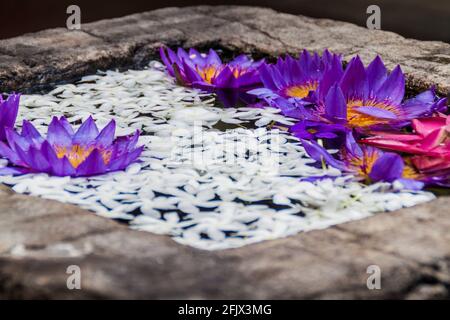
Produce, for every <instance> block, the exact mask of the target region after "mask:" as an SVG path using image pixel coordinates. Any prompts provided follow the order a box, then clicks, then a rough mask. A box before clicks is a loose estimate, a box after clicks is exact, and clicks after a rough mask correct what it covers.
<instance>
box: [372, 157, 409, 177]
mask: <svg viewBox="0 0 450 320" xmlns="http://www.w3.org/2000/svg"><path fill="white" fill-rule="evenodd" d="M404 166H405V164H404V163H403V159H402V157H401V156H400V155H398V154H396V153H391V152H386V153H384V154H383V155H382V156H381V157H379V158H378V159H377V160H376V161H375V163H374V164H373V166H372V170H371V171H370V173H369V177H370V179H372V180H373V181H375V182H377V181H386V182H393V181H394V180H396V179H399V178H401V177H402V174H403V168H404Z"/></svg>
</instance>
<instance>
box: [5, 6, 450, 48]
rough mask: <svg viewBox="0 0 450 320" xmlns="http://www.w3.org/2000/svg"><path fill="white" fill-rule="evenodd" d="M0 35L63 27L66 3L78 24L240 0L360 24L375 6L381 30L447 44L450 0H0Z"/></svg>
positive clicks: (65, 16) (295, 12) (449, 32)
mask: <svg viewBox="0 0 450 320" xmlns="http://www.w3.org/2000/svg"><path fill="white" fill-rule="evenodd" d="M0 2H1V5H0V39H2V38H9V37H13V36H17V35H20V34H23V33H26V32H34V31H38V30H42V29H46V28H52V27H65V25H66V19H67V14H66V8H67V6H69V5H70V4H77V5H78V6H80V8H81V23H85V22H91V21H95V20H100V19H105V18H112V17H120V16H124V15H127V14H131V13H136V12H142V11H147V10H152V9H156V8H161V7H168V6H189V5H199V4H211V5H214V4H241V5H256V6H264V7H271V8H274V9H276V10H279V11H282V12H287V13H291V14H303V15H307V16H311V17H319V18H331V19H336V20H343V21H349V22H353V23H356V24H359V25H361V26H365V25H366V19H367V16H368V15H367V14H366V8H367V7H368V6H369V5H371V4H376V5H378V6H380V8H381V29H383V30H389V31H394V32H397V33H399V34H402V35H403V36H406V37H410V38H416V39H422V40H441V41H445V42H449V43H450V0H341V1H332V0H231V1H211V0H184V1H182V0H122V1H115V0H109V1H108V0H79V1H77V0H72V1H66V0H34V1H32V0H0Z"/></svg>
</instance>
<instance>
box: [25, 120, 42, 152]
mask: <svg viewBox="0 0 450 320" xmlns="http://www.w3.org/2000/svg"><path fill="white" fill-rule="evenodd" d="M22 137H24V138H25V139H27V140H28V141H31V142H32V145H34V146H40V145H41V143H42V142H43V141H44V138H42V136H41V134H40V133H39V131H37V130H36V128H35V127H34V126H33V125H32V124H31V122H29V121H26V120H24V121H23V124H22Z"/></svg>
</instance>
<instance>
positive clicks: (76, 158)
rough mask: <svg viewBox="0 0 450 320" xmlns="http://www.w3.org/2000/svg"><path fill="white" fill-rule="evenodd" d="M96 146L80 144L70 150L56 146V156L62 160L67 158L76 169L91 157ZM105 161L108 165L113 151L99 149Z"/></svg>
mask: <svg viewBox="0 0 450 320" xmlns="http://www.w3.org/2000/svg"><path fill="white" fill-rule="evenodd" d="M94 149H95V147H94V146H81V145H79V144H75V145H73V146H72V147H70V148H66V147H61V146H55V151H56V156H57V157H58V158H59V159H61V158H64V157H67V159H68V160H69V162H70V164H71V165H72V166H73V167H74V168H78V166H79V165H80V164H82V163H83V162H84V160H86V159H87V157H89V155H90V154H91V153H92V151H94ZM99 151H100V153H101V155H102V158H103V161H104V162H105V164H108V163H109V161H110V160H111V151H110V150H101V149H99Z"/></svg>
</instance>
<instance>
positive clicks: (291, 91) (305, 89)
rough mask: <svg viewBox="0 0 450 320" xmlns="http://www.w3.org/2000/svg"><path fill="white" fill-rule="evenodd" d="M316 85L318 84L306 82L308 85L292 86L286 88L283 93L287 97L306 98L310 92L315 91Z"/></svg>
mask: <svg viewBox="0 0 450 320" xmlns="http://www.w3.org/2000/svg"><path fill="white" fill-rule="evenodd" d="M318 85H319V84H318V82H317V81H314V82H308V83H306V84H303V85H294V86H291V87H288V88H286V89H285V91H284V93H285V94H286V95H287V96H288V97H292V98H300V99H302V98H305V97H307V96H308V94H309V92H310V91H315V90H317V87H318Z"/></svg>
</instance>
